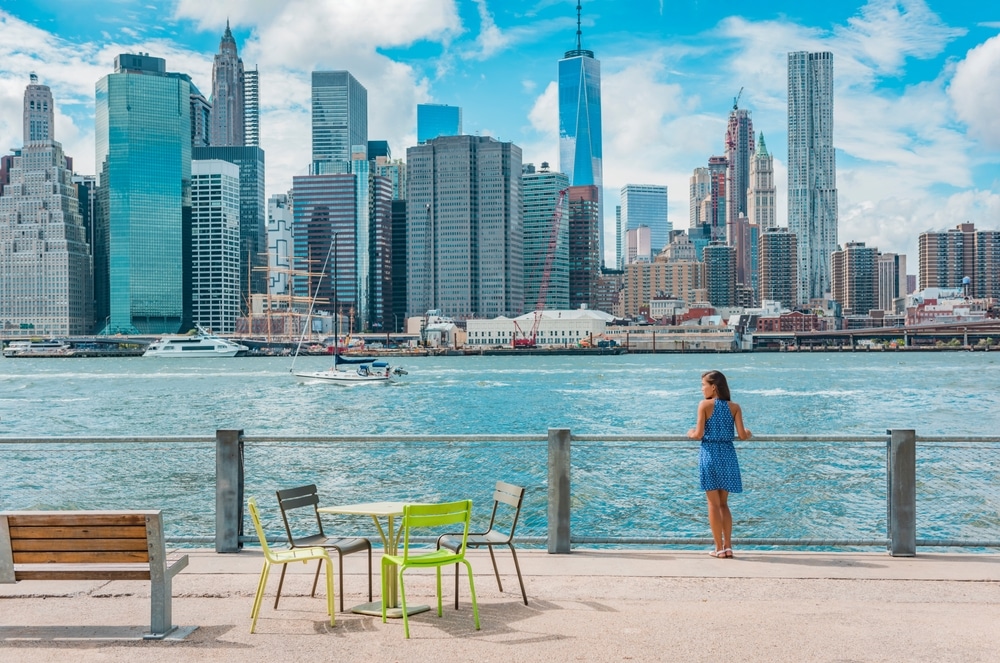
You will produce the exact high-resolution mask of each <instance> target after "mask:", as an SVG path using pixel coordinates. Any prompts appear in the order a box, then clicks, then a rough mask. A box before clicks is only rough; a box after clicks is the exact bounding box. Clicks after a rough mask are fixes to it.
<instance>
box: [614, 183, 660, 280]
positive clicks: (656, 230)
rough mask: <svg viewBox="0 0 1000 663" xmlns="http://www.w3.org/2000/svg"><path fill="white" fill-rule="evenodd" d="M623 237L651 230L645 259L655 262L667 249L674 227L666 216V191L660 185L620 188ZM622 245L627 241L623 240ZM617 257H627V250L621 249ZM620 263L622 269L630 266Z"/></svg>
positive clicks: (620, 220) (634, 185) (645, 244)
mask: <svg viewBox="0 0 1000 663" xmlns="http://www.w3.org/2000/svg"><path fill="white" fill-rule="evenodd" d="M620 194H621V218H620V219H619V220H618V223H619V224H621V231H620V234H621V235H623V236H627V234H628V231H629V230H636V229H637V228H639V227H640V226H646V227H647V228H648V229H649V231H648V232H649V238H648V242H647V243H644V246H645V247H646V248H647V249H648V251H647V252H646V259H647V260H652V259H653V257H654V256H656V254H657V253H659V252H660V251H662V250H663V247H664V246H666V245H667V240H668V238H669V236H670V231H671V230H672V229H673V227H672V226H671V224H670V219H669V218H668V216H667V187H666V185H660V184H626V185H625V186H623V187H622V188H621V192H620ZM622 241H625V240H624V239H623V240H622ZM618 255H619V256H622V257H625V256H626V251H625V247H624V246H619V247H618ZM627 262H628V260H627V259H626V260H625V262H621V264H620V265H619V269H621V268H622V267H624V264H625V263H627Z"/></svg>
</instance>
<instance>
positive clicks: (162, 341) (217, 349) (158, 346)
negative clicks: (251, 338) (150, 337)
mask: <svg viewBox="0 0 1000 663" xmlns="http://www.w3.org/2000/svg"><path fill="white" fill-rule="evenodd" d="M247 350H249V348H247V346H245V345H243V344H241V343H236V342H234V341H230V340H229V339H226V338H220V337H219V336H216V335H215V334H212V333H210V332H208V331H207V330H205V329H204V328H203V327H198V332H197V333H195V334H183V335H180V334H175V335H170V336H163V337H161V338H159V339H157V340H155V341H153V342H152V343H150V344H149V347H148V348H146V351H145V352H144V353H142V356H143V357H196V358H197V357H237V356H240V355H245V354H246V353H247Z"/></svg>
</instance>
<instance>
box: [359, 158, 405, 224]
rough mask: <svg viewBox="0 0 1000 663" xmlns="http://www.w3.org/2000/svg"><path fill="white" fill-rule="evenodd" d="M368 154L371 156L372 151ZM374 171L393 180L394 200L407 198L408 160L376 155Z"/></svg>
mask: <svg viewBox="0 0 1000 663" xmlns="http://www.w3.org/2000/svg"><path fill="white" fill-rule="evenodd" d="M368 156H369V157H371V153H369V155H368ZM374 172H375V174H376V175H378V176H379V177H385V178H387V179H388V180H389V181H390V182H392V199H393V200H406V162H404V161H403V160H402V159H390V158H388V157H375V166H374ZM404 234H405V233H404Z"/></svg>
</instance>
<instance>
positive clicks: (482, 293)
mask: <svg viewBox="0 0 1000 663" xmlns="http://www.w3.org/2000/svg"><path fill="white" fill-rule="evenodd" d="M406 165H407V172H406V195H407V199H406V227H407V232H406V251H407V266H406V272H407V274H406V282H407V288H408V292H407V306H406V308H407V314H408V315H411V316H413V315H423V314H425V313H426V312H427V311H429V310H435V309H436V310H439V311H440V312H441V315H444V316H448V317H451V318H455V319H465V318H471V317H487V318H493V317H496V316H499V315H506V316H516V315H520V314H521V313H523V311H524V255H523V242H524V230H523V225H522V216H521V148H520V147H518V146H517V145H514V144H513V143H503V142H500V141H497V140H496V139H493V138H490V137H487V136H442V137H440V138H434V139H432V140H429V141H427V142H426V143H424V144H423V145H417V146H415V147H411V148H409V149H407V150H406Z"/></svg>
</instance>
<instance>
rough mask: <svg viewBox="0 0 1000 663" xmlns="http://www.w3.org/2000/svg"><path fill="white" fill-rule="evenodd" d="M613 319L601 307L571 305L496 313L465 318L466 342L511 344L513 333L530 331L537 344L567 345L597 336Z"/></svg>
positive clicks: (522, 334)
mask: <svg viewBox="0 0 1000 663" xmlns="http://www.w3.org/2000/svg"><path fill="white" fill-rule="evenodd" d="M536 317H537V328H536V326H535V324H536ZM614 319H615V317H614V316H613V315H611V314H610V313H605V312H604V311H595V310H592V309H574V310H571V311H535V312H532V313H525V314H524V315H522V316H520V317H517V318H507V317H504V316H500V317H499V318H493V319H491V320H467V321H466V323H465V325H466V332H467V338H466V344H467V345H469V346H471V347H473V348H476V347H480V348H482V347H504V346H507V347H511V346H513V344H514V337H515V335H516V336H517V337H518V338H530V337H531V336H532V332H533V331H534V337H535V345H537V346H538V347H540V348H545V347H557V346H559V347H569V346H574V345H577V344H578V343H580V341H582V340H584V339H590V338H593V337H596V336H600V335H601V334H603V333H604V332H605V330H606V329H607V327H608V325H609V324H611V323H612V322H613V321H614Z"/></svg>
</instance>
